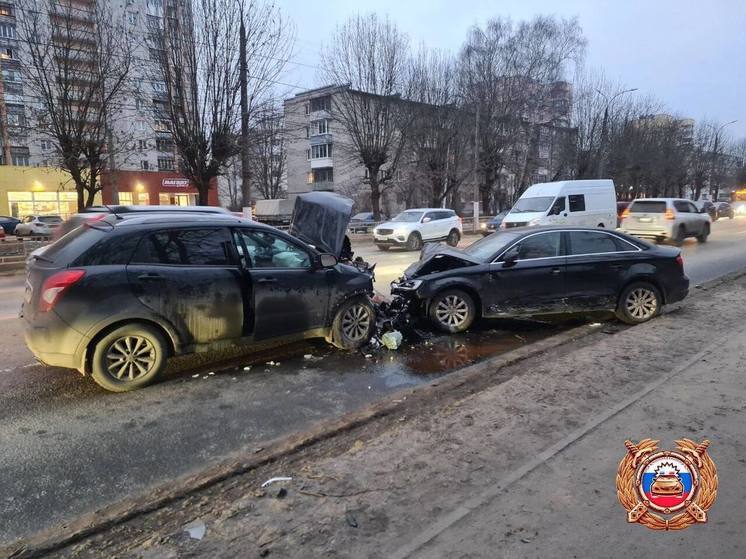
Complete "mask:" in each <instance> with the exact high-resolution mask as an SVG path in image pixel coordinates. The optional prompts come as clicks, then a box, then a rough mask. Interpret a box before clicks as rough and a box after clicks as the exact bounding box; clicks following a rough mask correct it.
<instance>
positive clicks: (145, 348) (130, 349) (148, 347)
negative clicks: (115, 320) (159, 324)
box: [91, 323, 168, 392]
mask: <svg viewBox="0 0 746 559" xmlns="http://www.w3.org/2000/svg"><path fill="white" fill-rule="evenodd" d="M167 357H168V345H167V343H166V340H165V339H164V338H163V335H162V334H161V333H160V332H159V331H158V330H156V329H155V328H154V327H152V326H149V325H147V324H137V323H132V324H125V325H124V326H120V327H119V328H116V329H115V330H112V331H111V332H109V333H108V334H107V335H105V336H104V337H103V338H101V339H100V340H99V341H98V342H97V343H96V345H95V347H94V349H93V356H92V358H91V376H92V377H93V380H94V381H96V383H97V384H98V385H99V386H101V387H102V388H105V389H106V390H110V391H111V392H127V391H129V390H135V389H136V388H142V387H143V386H147V385H148V384H151V383H152V382H154V381H156V380H157V379H158V378H159V377H160V376H161V374H162V373H163V370H164V369H165V368H166V360H167Z"/></svg>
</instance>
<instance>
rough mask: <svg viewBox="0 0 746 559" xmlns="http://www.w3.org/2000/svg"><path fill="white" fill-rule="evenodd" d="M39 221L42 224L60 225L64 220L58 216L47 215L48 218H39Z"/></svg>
mask: <svg viewBox="0 0 746 559" xmlns="http://www.w3.org/2000/svg"><path fill="white" fill-rule="evenodd" d="M39 221H41V222H42V223H59V222H60V221H62V218H61V217H60V216H57V215H47V216H41V217H40V218H39Z"/></svg>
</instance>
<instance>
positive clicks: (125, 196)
mask: <svg viewBox="0 0 746 559" xmlns="http://www.w3.org/2000/svg"><path fill="white" fill-rule="evenodd" d="M119 203H120V204H121V205H122V206H131V205H132V193H131V192H120V193H119Z"/></svg>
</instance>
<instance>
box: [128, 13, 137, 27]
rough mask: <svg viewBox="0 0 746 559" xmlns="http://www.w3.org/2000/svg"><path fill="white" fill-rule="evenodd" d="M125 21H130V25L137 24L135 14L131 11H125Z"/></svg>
mask: <svg viewBox="0 0 746 559" xmlns="http://www.w3.org/2000/svg"><path fill="white" fill-rule="evenodd" d="M127 21H129V22H130V25H137V14H136V13H132V12H127Z"/></svg>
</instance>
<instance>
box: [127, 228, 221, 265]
mask: <svg viewBox="0 0 746 559" xmlns="http://www.w3.org/2000/svg"><path fill="white" fill-rule="evenodd" d="M231 245H232V242H231V238H230V234H229V233H228V230H227V229H224V228H209V229H208V228H203V229H170V230H166V231H157V232H155V233H150V234H148V235H146V236H145V237H144V238H143V239H142V240H141V241H140V244H139V245H138V247H137V250H136V251H135V254H134V255H133V257H132V262H133V263H137V264H174V265H191V266H226V265H229V264H231V260H232V258H231V248H230V247H231Z"/></svg>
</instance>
